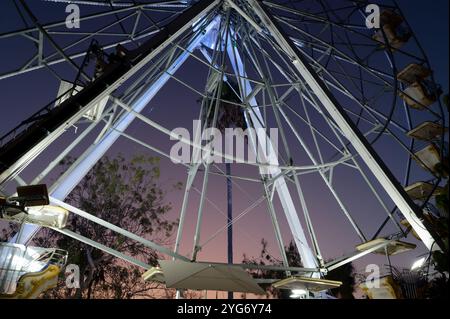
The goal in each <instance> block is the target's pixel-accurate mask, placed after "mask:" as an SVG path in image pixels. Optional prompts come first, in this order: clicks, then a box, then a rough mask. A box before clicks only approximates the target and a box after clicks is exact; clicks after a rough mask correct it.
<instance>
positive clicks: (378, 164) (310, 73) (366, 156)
mask: <svg viewBox="0 0 450 319" xmlns="http://www.w3.org/2000/svg"><path fill="white" fill-rule="evenodd" d="M248 2H249V4H250V5H251V6H252V9H253V10H254V12H255V14H256V15H257V16H258V17H259V18H260V19H261V21H262V23H263V24H264V25H265V27H266V29H267V31H268V32H269V34H270V35H271V36H272V37H273V39H274V40H275V41H276V43H278V45H279V46H280V47H281V48H282V49H283V51H284V52H285V54H287V55H288V56H289V57H290V59H291V61H292V64H293V66H294V67H295V69H296V70H297V71H298V73H299V75H300V76H301V77H302V78H303V79H304V80H305V81H306V83H307V84H308V85H309V87H310V88H311V90H312V91H313V92H314V94H315V95H316V96H317V98H318V99H319V101H320V102H321V104H322V105H323V106H324V107H325V109H326V110H327V112H328V113H329V114H330V116H331V117H332V118H333V119H334V121H335V122H336V124H337V125H338V126H339V128H340V129H341V131H342V132H343V134H344V136H345V137H346V138H347V139H348V140H349V141H350V143H351V144H352V146H353V147H354V148H355V150H356V151H357V152H358V154H359V155H360V156H361V158H362V159H363V161H364V162H365V163H366V165H367V166H368V167H369V169H370V170H371V171H372V173H373V174H374V176H375V177H376V179H377V180H378V182H379V183H380V184H381V186H382V187H383V188H384V190H385V191H386V193H387V194H388V195H389V197H390V198H391V199H392V201H393V202H394V203H395V204H396V205H397V207H398V209H399V210H400V212H401V213H402V214H403V216H404V217H405V218H406V219H407V220H408V222H409V223H410V224H411V226H412V227H413V229H414V230H415V231H416V232H417V234H418V235H419V237H420V239H421V240H422V241H423V243H424V244H425V246H426V247H427V248H428V249H429V250H437V249H440V250H443V249H444V247H445V246H444V244H443V242H442V240H441V238H440V237H439V236H438V235H437V234H436V232H435V231H434V230H433V228H432V227H431V225H429V224H428V223H427V222H426V221H422V220H421V219H422V218H423V212H422V211H420V209H419V208H418V207H417V206H416V205H415V204H414V202H413V201H412V200H411V199H410V198H409V196H408V195H407V194H406V192H405V190H404V189H403V187H402V186H401V184H400V183H399V182H398V181H397V179H396V178H395V176H394V175H393V174H392V172H391V171H390V170H389V168H388V167H387V166H386V164H384V162H383V161H382V159H381V158H380V156H379V155H378V154H377V153H376V152H375V150H374V149H373V147H372V145H371V144H370V143H369V142H368V141H367V140H366V138H365V137H364V135H363V134H362V133H361V132H360V131H359V129H358V128H357V126H356V125H355V124H354V123H353V122H352V120H351V119H350V117H349V116H348V114H347V113H346V112H345V110H344V108H343V107H342V106H341V105H340V104H339V102H338V101H337V99H336V98H335V97H334V96H333V94H332V93H331V92H330V91H329V89H328V88H327V86H326V85H325V83H324V82H323V81H322V80H321V79H320V77H319V76H318V75H317V73H316V72H315V71H314V69H313V68H312V66H311V65H310V64H309V63H308V61H307V59H306V58H305V57H304V56H303V54H302V53H301V52H300V51H299V50H298V49H297V47H296V46H295V45H294V44H293V43H292V41H291V39H290V38H289V37H287V36H286V35H285V34H284V32H283V30H282V29H281V28H280V27H279V26H278V25H277V23H276V21H275V20H274V19H273V17H272V16H271V14H270V13H269V12H268V11H267V10H266V9H265V8H264V7H263V6H262V5H261V4H260V2H259V1H256V0H248Z"/></svg>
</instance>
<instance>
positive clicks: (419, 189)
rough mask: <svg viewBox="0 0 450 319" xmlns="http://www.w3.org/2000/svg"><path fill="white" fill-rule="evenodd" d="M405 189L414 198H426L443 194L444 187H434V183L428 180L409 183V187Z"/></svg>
mask: <svg viewBox="0 0 450 319" xmlns="http://www.w3.org/2000/svg"><path fill="white" fill-rule="evenodd" d="M433 189H434V191H433ZM405 191H406V193H407V194H408V195H409V197H411V199H412V200H425V199H427V198H428V197H430V196H436V195H439V194H442V192H443V191H444V188H443V187H440V186H438V187H436V188H434V185H433V184H430V183H426V182H417V183H414V184H412V185H409V186H408V187H405Z"/></svg>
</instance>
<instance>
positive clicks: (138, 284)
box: [34, 155, 181, 299]
mask: <svg viewBox="0 0 450 319" xmlns="http://www.w3.org/2000/svg"><path fill="white" fill-rule="evenodd" d="M72 162H73V160H72V159H70V160H69V161H67V162H64V163H62V167H63V168H65V167H67V165H69V164H71V163H72ZM180 186H181V185H180V183H177V184H176V185H175V188H177V189H179V188H180ZM165 195H166V191H165V190H163V188H162V185H161V181H160V171H159V158H156V157H146V156H135V157H133V158H132V159H131V160H127V159H125V158H124V157H123V156H122V155H119V156H117V157H116V158H114V159H110V158H108V157H103V158H102V159H101V160H100V161H99V162H98V163H97V164H96V165H95V166H94V167H93V168H92V170H91V171H90V172H89V173H88V174H87V175H86V176H85V177H84V178H83V180H82V181H81V182H80V184H79V185H78V186H77V187H76V188H75V189H74V190H73V191H72V192H71V193H70V195H69V196H68V197H67V198H66V202H68V203H70V204H72V205H73V206H76V207H79V208H80V209H82V210H84V211H87V212H89V213H91V214H93V215H95V216H97V217H99V218H102V219H104V220H106V221H108V222H110V223H112V224H114V225H116V226H119V227H121V228H123V229H126V230H128V231H131V232H133V233H134V234H136V235H138V236H141V237H145V238H147V239H150V240H152V241H154V242H157V243H159V244H160V245H165V244H169V243H170V242H171V236H172V234H173V228H174V226H175V225H176V224H177V222H173V221H169V220H167V219H166V214H167V212H168V211H169V210H170V209H171V205H170V203H166V201H165ZM68 228H69V229H71V230H72V231H74V232H76V233H79V234H81V235H82V236H85V237H87V238H90V239H93V240H95V241H97V242H100V243H102V244H104V245H106V246H108V247H111V248H113V249H115V250H118V251H121V252H122V253H124V254H127V255H129V256H131V257H134V258H137V259H140V260H142V261H144V262H146V263H147V264H149V265H152V266H155V265H156V264H157V259H158V258H159V257H160V256H159V255H158V253H157V252H156V251H154V250H152V249H150V248H148V247H145V246H144V245H142V244H140V243H137V242H135V241H132V240H131V239H128V238H126V237H124V236H122V235H120V234H117V233H114V232H112V231H111V230H109V229H106V228H104V227H102V226H100V225H97V224H94V223H92V222H90V221H87V220H85V219H83V218H81V217H79V216H78V215H75V214H71V215H70V217H69V221H68ZM34 243H35V244H36V245H37V246H42V247H58V248H61V249H65V250H67V251H68V253H69V259H68V264H76V265H78V266H79V269H80V288H79V289H67V288H66V287H65V285H64V280H62V282H61V283H60V285H59V286H58V287H57V289H53V290H51V291H49V292H48V293H47V294H46V295H45V297H59V298H121V299H123V298H125V299H128V298H137V297H147V298H155V297H157V296H164V297H172V296H173V292H172V291H168V290H165V289H163V288H162V287H161V286H159V285H157V284H154V283H147V282H144V281H143V280H142V278H141V274H142V273H143V271H144V270H143V269H140V268H138V267H137V266H133V265H130V264H128V263H126V262H124V261H122V260H117V259H116V258H115V257H113V256H111V255H109V254H107V253H105V252H103V251H100V250H98V249H94V248H93V247H91V246H88V245H86V244H84V243H82V242H80V241H77V240H74V239H71V238H69V237H66V236H64V235H61V234H60V233H58V232H55V231H53V230H51V229H43V230H41V232H40V233H39V235H38V236H37V237H36V238H35V239H34Z"/></svg>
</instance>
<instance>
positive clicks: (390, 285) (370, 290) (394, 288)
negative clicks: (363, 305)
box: [359, 275, 402, 299]
mask: <svg viewBox="0 0 450 319" xmlns="http://www.w3.org/2000/svg"><path fill="white" fill-rule="evenodd" d="M359 287H360V288H361V289H362V291H364V293H365V294H366V295H367V297H368V298H369V299H402V291H401V288H400V287H399V285H398V284H397V283H396V282H395V281H394V279H393V278H392V276H391V275H387V276H383V277H380V278H374V279H373V281H371V282H370V283H362V284H361V285H360V286H359Z"/></svg>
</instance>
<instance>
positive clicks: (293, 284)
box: [272, 276, 342, 292]
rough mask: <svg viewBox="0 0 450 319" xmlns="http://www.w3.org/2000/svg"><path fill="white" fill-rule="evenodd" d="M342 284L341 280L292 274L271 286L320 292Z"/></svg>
mask: <svg viewBox="0 0 450 319" xmlns="http://www.w3.org/2000/svg"><path fill="white" fill-rule="evenodd" d="M341 285H342V282H341V281H335V280H328V279H321V278H310V277H301V276H292V277H288V278H285V279H282V280H279V281H276V282H274V283H273V284H272V287H274V288H277V289H290V290H296V289H299V290H305V291H311V292H322V291H325V290H328V289H333V288H338V287H340V286H341Z"/></svg>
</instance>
